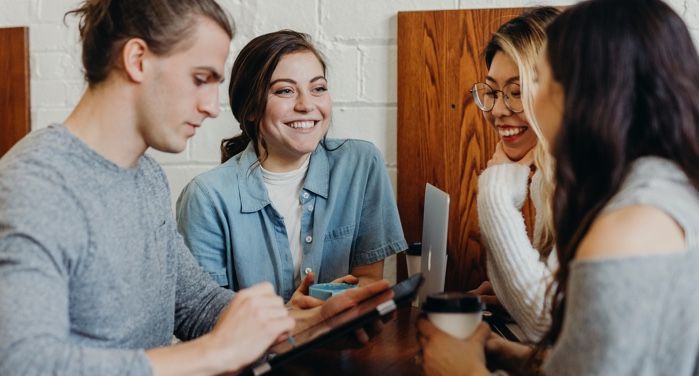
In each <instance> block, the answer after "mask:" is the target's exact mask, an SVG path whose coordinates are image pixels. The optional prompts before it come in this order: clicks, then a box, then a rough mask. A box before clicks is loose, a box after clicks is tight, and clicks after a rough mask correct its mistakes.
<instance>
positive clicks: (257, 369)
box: [252, 363, 272, 376]
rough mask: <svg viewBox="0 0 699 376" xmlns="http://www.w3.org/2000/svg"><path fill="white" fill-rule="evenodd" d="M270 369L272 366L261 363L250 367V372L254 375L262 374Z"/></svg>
mask: <svg viewBox="0 0 699 376" xmlns="http://www.w3.org/2000/svg"><path fill="white" fill-rule="evenodd" d="M271 370H272V366H270V365H269V363H263V364H260V365H259V366H257V367H255V368H253V369H252V374H253V375H255V376H260V375H264V374H265V373H267V372H269V371H271Z"/></svg>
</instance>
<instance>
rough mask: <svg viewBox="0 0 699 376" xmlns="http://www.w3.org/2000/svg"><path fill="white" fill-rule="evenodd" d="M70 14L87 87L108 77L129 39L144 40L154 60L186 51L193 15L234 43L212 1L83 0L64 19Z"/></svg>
mask: <svg viewBox="0 0 699 376" xmlns="http://www.w3.org/2000/svg"><path fill="white" fill-rule="evenodd" d="M69 15H75V16H77V17H78V18H79V24H78V28H79V30H80V39H81V40H82V62H83V68H84V70H85V71H84V75H85V80H87V82H88V84H89V85H90V86H94V85H96V84H98V83H100V82H102V81H104V80H105V79H106V78H107V76H108V75H109V72H110V71H111V70H112V68H113V67H114V64H115V63H116V60H117V58H118V55H119V52H120V51H121V48H122V47H123V46H124V44H125V43H126V41H128V40H129V39H131V38H140V39H143V40H144V41H145V42H146V44H147V45H148V48H149V49H150V50H151V51H153V53H155V54H156V55H168V54H170V53H173V52H175V51H178V50H179V49H180V48H182V47H184V46H189V45H190V44H191V42H192V37H191V35H192V30H193V28H194V26H195V25H196V16H201V17H206V18H209V19H211V20H213V21H214V22H215V23H216V24H218V25H219V26H220V27H221V28H222V29H223V30H224V31H225V32H226V34H228V37H229V38H233V20H232V19H231V18H230V16H229V15H228V14H227V13H226V12H225V11H224V10H223V8H221V7H220V6H219V5H218V3H216V1H214V0H86V1H83V2H82V4H81V5H80V6H79V7H78V8H76V9H73V10H71V11H69V12H67V13H66V14H65V17H67V16H69ZM65 17H64V18H65Z"/></svg>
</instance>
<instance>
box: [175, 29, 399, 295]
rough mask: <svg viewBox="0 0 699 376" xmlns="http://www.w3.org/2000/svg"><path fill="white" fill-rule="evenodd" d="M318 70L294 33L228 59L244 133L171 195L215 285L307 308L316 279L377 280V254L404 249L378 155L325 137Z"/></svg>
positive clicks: (326, 105)
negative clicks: (262, 285) (263, 290)
mask: <svg viewBox="0 0 699 376" xmlns="http://www.w3.org/2000/svg"><path fill="white" fill-rule="evenodd" d="M325 71H326V65H325V62H324V61H323V59H322V57H321V55H320V53H319V52H318V51H317V50H316V49H315V47H314V46H313V45H312V43H311V42H310V39H309V37H308V36H307V35H305V34H301V33H297V32H294V31H290V30H282V31H278V32H274V33H270V34H266V35H262V36H260V37H257V38H255V39H253V40H252V41H251V42H250V43H248V44H247V45H246V46H245V47H244V48H243V49H242V50H241V52H240V54H239V56H238V58H237V59H236V61H235V63H234V66H233V70H232V74H231V83H230V87H229V96H230V103H231V109H232V112H233V115H234V116H235V118H236V120H238V122H239V123H240V127H241V129H242V131H243V132H242V134H240V135H238V136H236V137H233V138H230V139H226V140H223V142H222V144H221V150H222V162H223V163H222V164H221V165H220V166H218V167H216V168H214V169H213V170H211V171H208V172H206V173H204V174H201V175H199V176H197V177H196V178H195V179H194V180H192V182H190V183H189V184H188V185H187V187H186V188H185V189H184V191H183V192H182V194H181V195H180V197H179V199H178V201H177V221H178V227H179V230H180V232H181V233H182V235H183V236H184V239H185V241H186V243H187V245H188V246H189V248H190V249H191V250H192V253H193V254H194V256H195V257H196V258H197V260H198V261H199V263H200V264H201V265H202V267H203V268H204V269H205V270H206V271H208V272H209V273H210V274H211V275H212V276H213V278H214V279H215V280H216V281H217V282H218V283H219V284H220V285H221V286H228V287H230V288H231V289H233V290H239V289H242V288H245V287H248V286H251V285H254V284H256V283H258V282H262V281H269V282H271V283H272V284H274V286H275V288H276V292H277V293H278V294H279V295H281V296H282V297H283V298H284V300H285V301H289V300H291V304H293V305H296V306H300V307H310V306H313V305H317V304H320V301H317V300H315V299H313V298H311V297H309V296H307V291H308V286H309V285H310V284H311V283H313V282H314V279H316V281H317V282H330V281H334V280H342V281H345V282H350V283H357V282H359V283H360V284H364V283H365V282H370V281H373V280H377V279H381V278H382V277H383V260H384V258H386V257H387V256H390V255H392V254H394V253H397V252H400V251H402V250H404V249H406V248H407V244H406V242H405V239H404V237H403V232H402V228H401V224H400V219H399V217H398V210H397V208H396V203H395V199H394V197H393V192H392V190H391V185H390V183H389V178H388V174H387V172H386V169H385V166H384V161H383V158H382V157H381V154H380V153H379V151H378V150H377V149H376V147H375V146H374V145H372V144H371V143H369V142H366V141H359V140H335V139H327V138H326V137H325V136H326V133H327V130H328V127H329V124H330V115H331V112H332V103H331V99H330V94H329V92H328V86H327V80H326V78H325ZM348 273H350V274H351V275H347V274H348Z"/></svg>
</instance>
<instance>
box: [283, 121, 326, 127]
mask: <svg viewBox="0 0 699 376" xmlns="http://www.w3.org/2000/svg"><path fill="white" fill-rule="evenodd" d="M316 124H318V122H317V121H313V120H306V121H294V122H291V123H286V126H288V127H290V128H294V129H311V128H313V127H315V126H316Z"/></svg>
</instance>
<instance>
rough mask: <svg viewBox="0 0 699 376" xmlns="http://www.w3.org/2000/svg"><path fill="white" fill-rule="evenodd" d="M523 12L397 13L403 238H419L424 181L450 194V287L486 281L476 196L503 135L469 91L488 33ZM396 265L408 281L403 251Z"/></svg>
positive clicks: (479, 73)
mask: <svg viewBox="0 0 699 376" xmlns="http://www.w3.org/2000/svg"><path fill="white" fill-rule="evenodd" d="M522 10H523V9H520V8H517V9H513V8H503V9H477V10H449V11H428V12H400V13H398V209H399V211H400V215H401V221H402V223H403V229H404V232H405V237H406V240H407V241H408V242H409V243H411V242H415V241H419V240H420V238H421V236H422V212H423V208H422V206H423V200H424V189H425V183H426V182H429V183H431V184H433V185H435V186H437V187H439V188H441V189H443V190H445V191H447V192H448V193H449V194H450V196H451V206H450V213H449V236H448V241H447V252H448V255H449V260H448V264H447V277H446V286H445V287H446V289H448V290H466V289H471V288H475V287H477V286H478V284H480V282H481V281H483V280H484V279H486V270H485V259H484V253H483V252H482V251H481V245H480V231H479V227H478V216H477V212H476V208H477V206H476V195H477V188H478V175H479V174H480V172H481V171H482V170H483V169H484V168H485V166H486V162H487V161H488V159H490V157H491V155H492V154H493V151H494V150H495V144H496V143H497V140H498V138H497V134H496V133H495V131H494V130H492V128H491V127H490V126H489V125H488V124H487V123H486V121H485V119H484V117H483V115H482V113H481V112H480V110H478V108H477V107H476V106H475V104H474V103H473V100H472V98H471V95H470V92H469V90H470V88H471V86H472V85H473V84H474V83H475V82H478V81H481V80H483V79H484V77H485V75H486V68H485V62H484V61H483V56H482V51H483V49H484V47H485V44H486V43H487V41H488V39H489V38H490V35H491V33H492V32H493V31H495V30H496V29H497V28H498V27H499V26H500V24H502V23H503V22H505V21H507V20H509V19H511V18H512V17H514V16H516V15H517V14H519V13H521V11H522ZM398 268H399V270H398V277H399V279H401V278H404V277H405V275H406V271H405V262H404V261H403V257H402V256H401V257H400V258H399V262H398Z"/></svg>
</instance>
